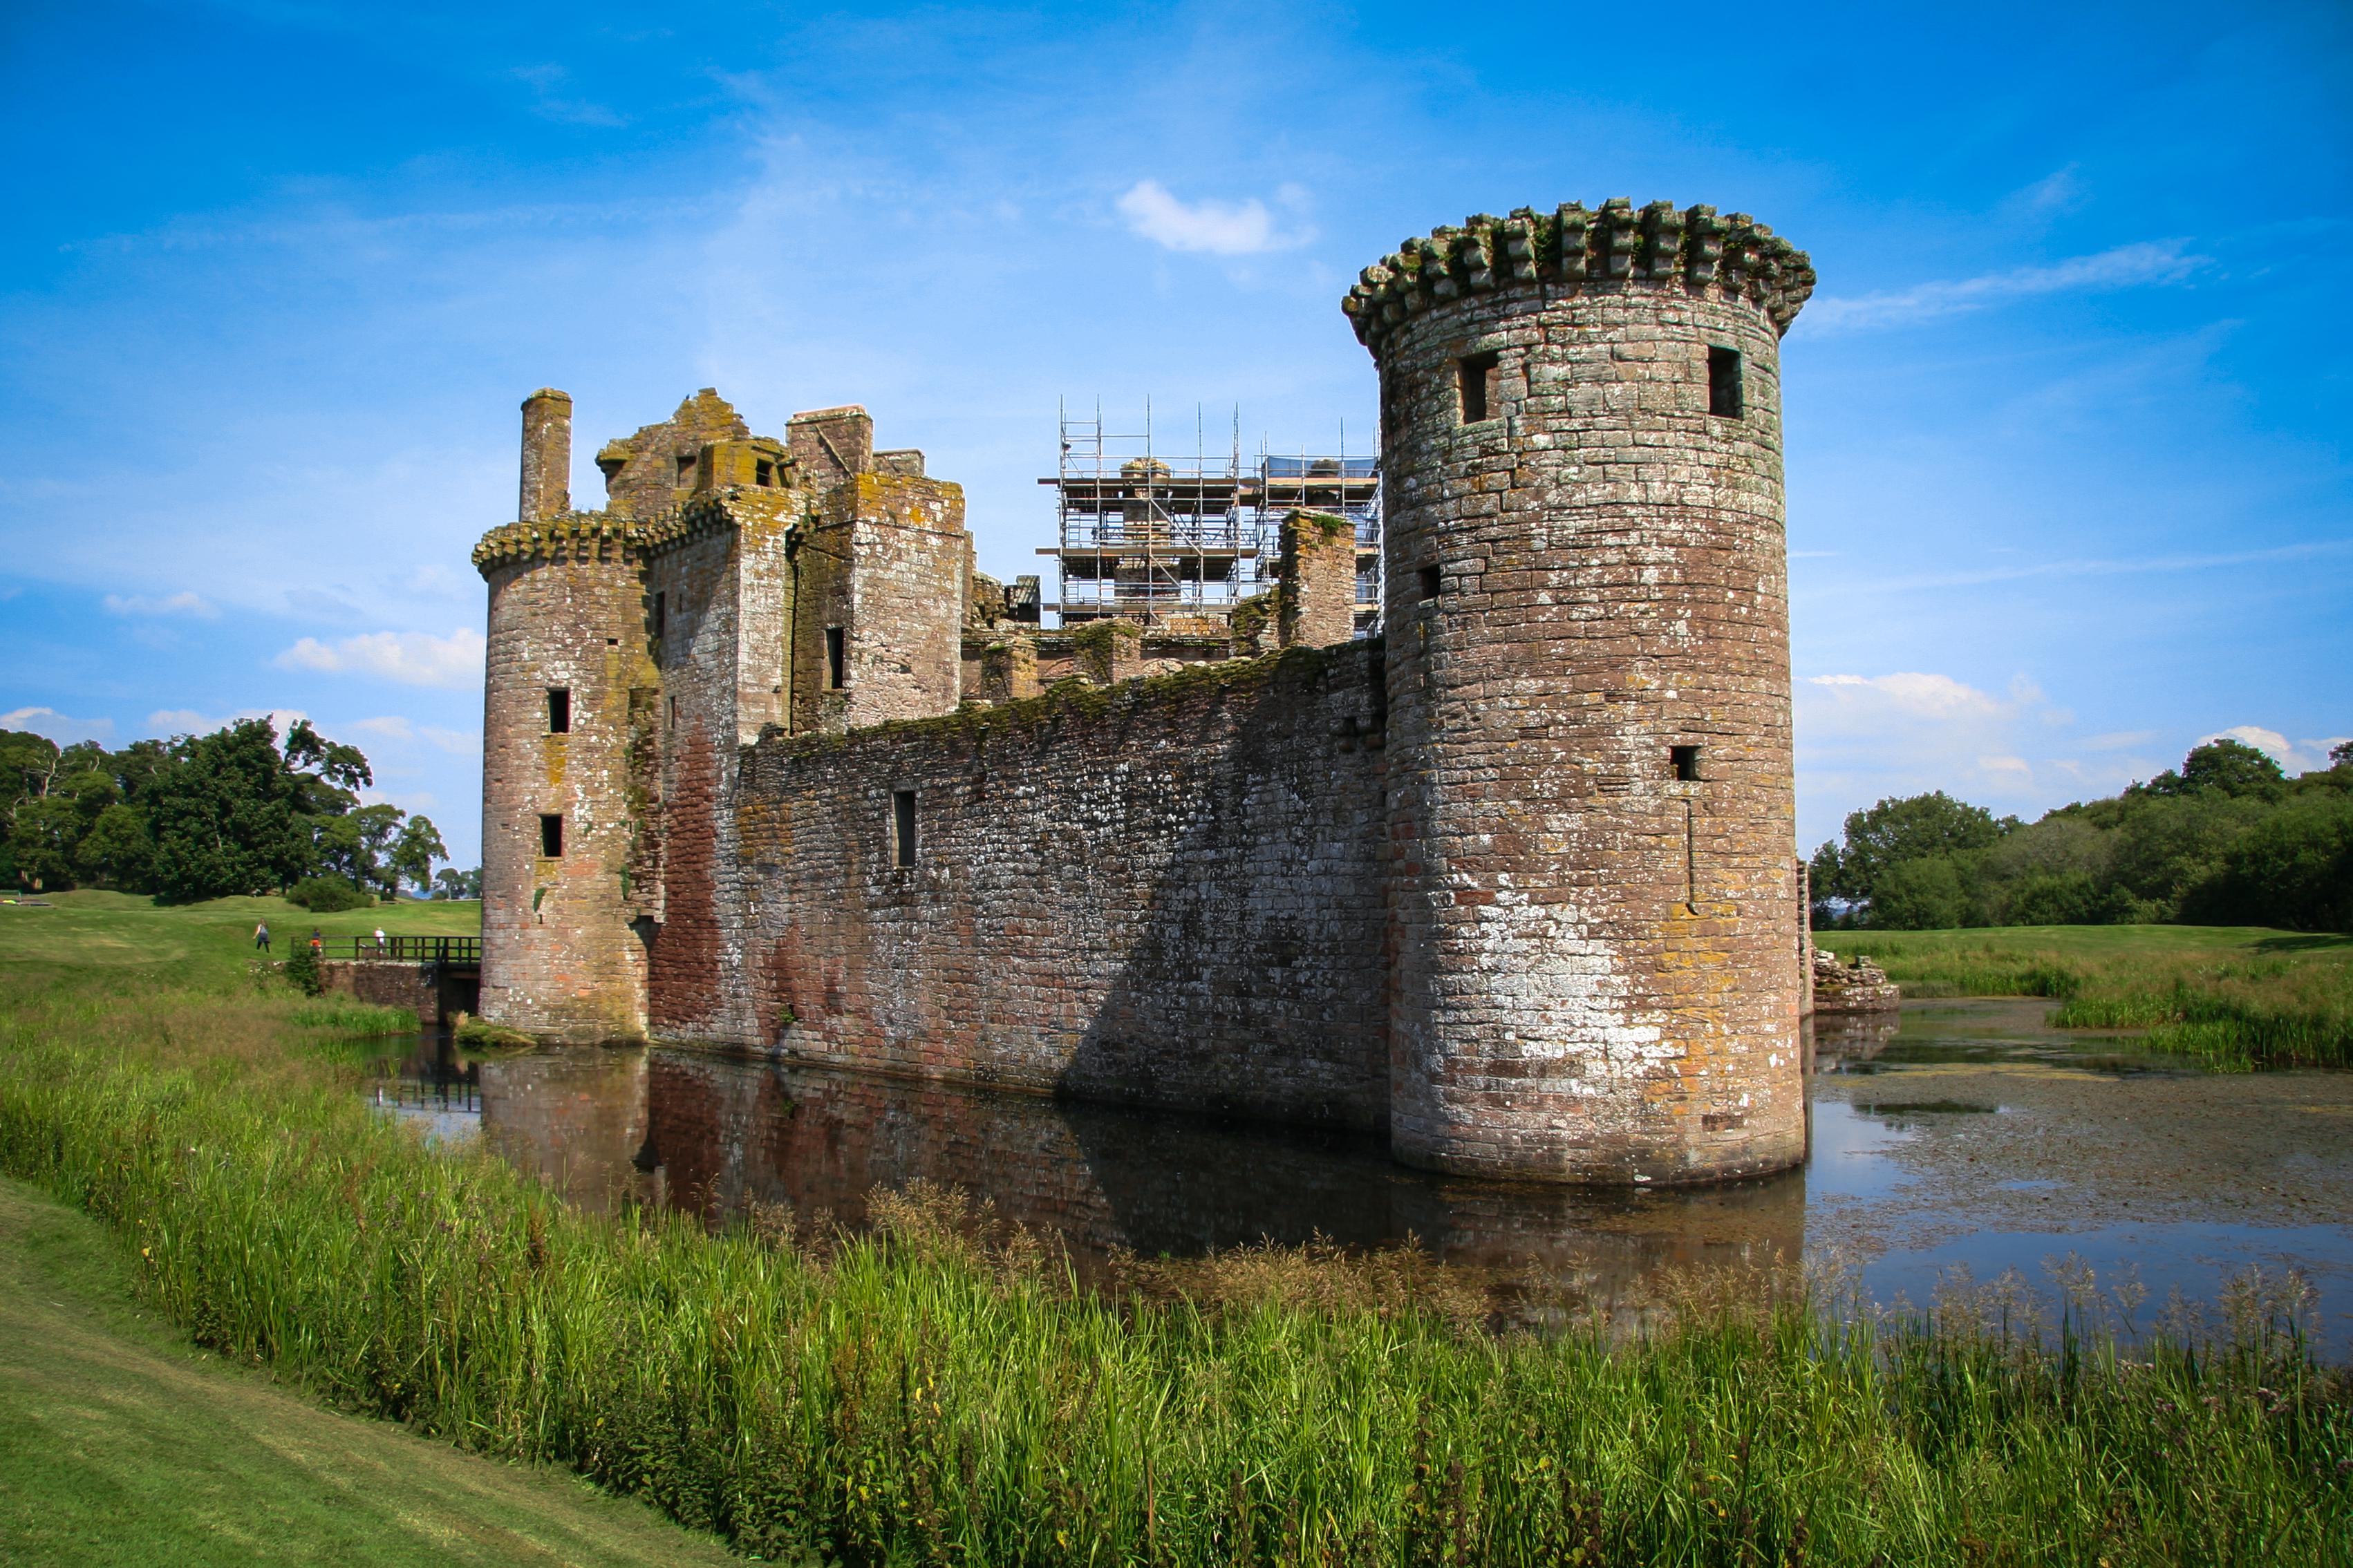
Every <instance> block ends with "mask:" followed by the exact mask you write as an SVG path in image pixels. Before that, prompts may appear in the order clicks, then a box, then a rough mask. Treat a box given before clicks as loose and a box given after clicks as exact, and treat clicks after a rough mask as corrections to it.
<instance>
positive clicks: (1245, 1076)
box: [652, 644, 1386, 1129]
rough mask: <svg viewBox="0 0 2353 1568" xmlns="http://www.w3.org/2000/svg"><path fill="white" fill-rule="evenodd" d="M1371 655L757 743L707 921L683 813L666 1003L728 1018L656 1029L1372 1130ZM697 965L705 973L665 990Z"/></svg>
mask: <svg viewBox="0 0 2353 1568" xmlns="http://www.w3.org/2000/svg"><path fill="white" fill-rule="evenodd" d="M1378 659H1379V650H1378V648H1377V647H1374V646H1369V645H1365V644H1356V645H1352V646H1348V647H1341V648H1336V649H1332V650H1328V651H1326V652H1324V653H1314V654H1311V653H1306V652H1303V651H1302V652H1296V653H1293V654H1287V655H1284V656H1281V657H1279V658H1268V659H1262V660H1257V661H1252V662H1249V663H1236V664H1229V665H1226V666H1219V667H1213V668H1205V669H1199V670H1193V671H1187V672H1185V673H1182V674H1177V675H1172V676H1167V677H1163V678H1161V679H1154V680H1145V681H1138V682H1133V683H1129V684H1127V685H1124V686H1122V687H1119V688H1116V689H1111V690H1104V691H1095V690H1079V691H1071V690H1067V689H1066V690H1064V691H1061V692H1056V693H1049V694H1048V695H1046V696H1044V697H1041V698H1039V699H1035V700H1031V701H1029V702H1024V703H1018V704H1014V705H1011V706H1008V707H1003V708H996V709H989V710H973V711H968V712H965V713H958V714H952V715H948V716H946V717H944V718H940V719H934V720H932V721H922V722H913V723H905V724H892V725H885V726H881V727H879V728H875V729H869V730H861V731H855V732H853V733H851V734H849V735H847V736H842V737H825V736H805V737H786V736H782V735H772V736H770V737H768V738H765V739H764V740H763V741H762V742H761V743H760V744H759V745H758V746H757V747H756V748H754V750H753V751H752V752H750V753H748V754H747V756H746V758H745V760H744V764H743V766H744V773H743V776H742V777H741V779H740V780H739V781H738V782H737V783H736V784H735V785H734V786H733V788H734V791H735V794H734V797H733V821H732V823H730V824H727V825H726V826H724V828H714V837H716V834H717V833H718V832H720V831H726V832H732V833H733V834H734V835H735V836H736V842H737V846H738V848H737V853H736V856H735V857H734V858H732V859H730V858H724V857H723V858H721V859H720V860H719V861H718V862H717V863H716V876H717V878H718V880H719V882H720V884H721V886H720V887H719V888H718V889H715V891H714V897H713V901H712V910H713V913H712V915H710V916H708V917H705V916H702V914H701V913H700V912H699V911H698V910H691V909H689V908H687V907H684V905H682V902H681V891H680V885H681V873H680V871H679V870H678V868H677V864H676V862H677V857H678V856H679V855H680V853H681V849H680V835H681V826H680V821H679V817H680V814H681V811H683V810H684V809H685V806H684V804H683V803H682V802H681V801H679V800H676V799H673V800H672V801H671V802H670V810H669V814H668V815H669V817H670V848H669V850H668V853H669V855H670V858H671V860H672V869H671V872H670V878H671V884H672V885H671V890H670V916H669V921H668V922H667V923H666V924H665V926H664V928H663V931H662V935H661V938H660V942H659V944H658V945H657V948H656V962H655V973H654V975H653V980H652V984H653V989H654V993H655V994H656V996H657V997H661V996H664V995H667V994H671V990H672V987H673V986H675V987H676V989H677V991H678V992H679V993H680V994H685V993H688V992H692V993H694V994H710V995H712V996H714V997H719V998H723V999H724V1000H723V1005H716V1006H713V1007H712V1008H711V1009H709V1010H707V1011H706V1012H705V1013H704V1014H702V1016H698V1017H685V1016H678V1015H676V1014H673V1013H671V1012H668V1011H664V1010H662V1009H661V1008H660V1007H659V1005H658V1007H657V1015H658V1023H657V1034H658V1035H659V1037H663V1038H667V1039H677V1040H700V1041H704V1042H708V1043H713V1044H719V1043H725V1044H744V1045H756V1046H762V1047H772V1048H775V1049H776V1050H778V1051H780V1052H782V1053H783V1054H784V1055H786V1056H787V1057H790V1058H797V1059H802V1060H807V1061H812V1062H820V1063H827V1064H832V1065H841V1066H853V1067H858V1068H865V1069H869V1070H883V1071H892V1072H901V1073H908V1074H914V1075H921V1076H928V1077H940V1078H950V1079H964V1080H968V1081H974V1082H982V1083H990V1084H998V1085H1003V1086H1008V1087H1012V1088H1017V1089H1028V1090H1032V1091H1038V1092H1066V1093H1071V1094H1076V1095H1081V1096H1084V1097H1090V1098H1095V1099H1102V1100H1114V1101H1124V1102H1130V1103H1138V1104H1148V1105H1160V1106H1172V1107H1183V1108H1189V1109H1198V1110H1232V1111H1237V1112H1241V1113H1245V1114H1250V1115H1259V1116H1267V1117H1273V1118H1279V1119H1285V1120H1293V1121H1322V1122H1333V1123H1340V1124H1345V1125H1350V1126H1356V1127H1362V1128H1367V1129H1377V1128H1378V1127H1380V1126H1381V1125H1382V1124H1383V1121H1384V1117H1385V1110H1386V1108H1385V1093H1386V1089H1385V1080H1384V1078H1383V1074H1382V1048H1383V1047H1382V1036H1381V1024H1382V1020H1383V1016H1384V1004H1383V984H1384V960H1383V952H1382V942H1383V938H1384V886H1385V885H1384V881H1383V875H1382V871H1383V868H1382V857H1381V837H1380V825H1381V821H1382V816H1383V804H1382V794H1381V784H1380V776H1381V752H1380V751H1379V742H1380V724H1381V718H1380V713H1381V701H1382V692H1381V687H1380V683H1379V680H1378V677H1377V669H1378ZM901 791H912V792H913V795H914V799H915V802H916V823H917V836H918V842H917V849H916V858H915V864H914V865H913V866H912V867H906V868H902V867H900V866H898V865H897V864H896V863H895V859H896V856H895V839H894V809H895V808H894V799H893V797H894V795H896V794H897V793H898V792H901ZM730 877H733V878H736V879H740V884H739V889H738V890H737V891H736V892H734V893H733V894H731V893H730V892H729V891H728V890H727V889H726V887H725V883H726V880H727V879H728V878H730ZM731 908H732V909H735V910H741V911H742V914H741V920H742V923H741V924H740V925H733V926H731V925H730V924H729V923H728V921H727V920H726V919H725V918H724V917H723V915H722V914H721V913H719V912H718V911H720V910H724V909H731ZM691 921H705V924H704V926H703V931H702V934H699V935H696V934H690V933H689V932H688V931H686V930H685V929H684V927H683V926H682V925H681V922H691ZM674 943H675V945H673V944H674ZM673 952H678V953H694V954H702V953H703V952H717V953H718V955H719V956H718V959H717V965H716V967H717V973H712V969H711V968H710V967H708V966H706V965H704V964H703V963H702V961H701V960H700V959H698V960H697V963H696V967H695V968H694V970H693V972H692V973H691V977H682V978H680V979H677V980H673V978H672V976H671V975H670V974H669V973H665V971H666V970H667V969H668V967H669V965H670V961H671V955H672V953H673ZM738 997H740V998H741V999H742V1001H741V1004H740V1005H737V1003H736V1001H735V999H736V998H738Z"/></svg>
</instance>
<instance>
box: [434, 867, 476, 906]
mask: <svg viewBox="0 0 2353 1568" xmlns="http://www.w3.org/2000/svg"><path fill="white" fill-rule="evenodd" d="M433 896H434V897H435V898H437V899H479V898H480V897H481V896H482V868H480V866H477V867H475V868H473V869H472V870H470V871H460V870H459V869H458V868H456V867H455V866H450V867H447V868H443V870H442V871H441V873H440V874H439V875H438V876H437V877H435V878H434V879H433Z"/></svg>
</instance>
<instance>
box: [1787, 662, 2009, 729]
mask: <svg viewBox="0 0 2353 1568" xmlns="http://www.w3.org/2000/svg"><path fill="white" fill-rule="evenodd" d="M1808 684H1810V685H1813V686H1820V687H1827V688H1829V689H1831V692H1832V693H1833V696H1834V700H1837V701H1839V702H1841V703H1842V704H1847V705H1849V706H1854V705H1868V706H1870V707H1874V708H1883V709H1886V710H1892V711H1893V712H1895V713H1898V714H1902V715H1905V716H1906V717H1909V718H1915V719H1936V720H1949V719H1954V718H1958V717H1962V716H1965V715H1968V716H1989V715H1992V714H1998V713H2000V711H2001V710H2002V704H2001V702H2000V700H1999V699H1997V698H1994V697H1992V696H1990V695H1989V694H1988V693H1986V692H1983V691H1979V690H1978V689H1977V688H1976V687H1974V686H1965V685H1963V684H1962V683H1961V682H1959V681H1957V680H1955V679H1953V678H1952V677H1951V676H1949V675H1923V674H1918V673H1915V672H1903V673H1898V674H1895V675H1816V676H1811V677H1809V678H1808ZM1865 694H1868V695H1865Z"/></svg>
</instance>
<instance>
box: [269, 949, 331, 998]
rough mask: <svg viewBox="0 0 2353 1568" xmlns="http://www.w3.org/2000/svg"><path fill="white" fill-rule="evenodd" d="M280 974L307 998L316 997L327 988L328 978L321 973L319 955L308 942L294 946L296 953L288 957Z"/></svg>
mask: <svg viewBox="0 0 2353 1568" xmlns="http://www.w3.org/2000/svg"><path fill="white" fill-rule="evenodd" d="M279 973H280V974H283V975H284V976H286V984H289V985H291V986H292V987H294V989H295V990H297V991H300V992H301V993H302V994H303V995H305V996H316V995H317V994H319V993H320V992H322V991H323V990H325V989H326V988H327V977H326V976H325V975H323V974H322V973H319V955H318V954H317V953H316V952H312V951H311V944H310V943H309V942H296V943H295V944H294V951H293V952H290V953H288V954H287V955H286V962H285V963H284V964H283V965H281V966H280V969H279Z"/></svg>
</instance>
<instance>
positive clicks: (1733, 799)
mask: <svg viewBox="0 0 2353 1568" xmlns="http://www.w3.org/2000/svg"><path fill="white" fill-rule="evenodd" d="M1812 282H1813V272H1812V268H1811V267H1810V265H1809V264H1808V262H1807V260H1806V258H1805V257H1804V255H1803V254H1802V253H1800V252H1798V251H1795V250H1793V249H1792V248H1791V247H1789V245H1788V242H1787V241H1784V240H1781V239H1778V238H1777V237H1774V236H1773V234H1772V233H1771V231H1770V230H1769V229H1767V228H1766V227H1765V226H1763V225H1761V224H1757V223H1754V222H1752V221H1750V220H1749V219H1748V218H1746V216H1741V215H1733V216H1728V217H1719V216H1717V215H1716V213H1715V209H1714V208H1712V207H1706V206H1696V207H1692V208H1689V209H1688V210H1683V211H1678V210H1676V209H1675V208H1674V207H1672V206H1670V205H1667V204H1666V203H1663V202H1657V203H1652V204H1651V205H1649V206H1646V207H1642V208H1641V209H1636V208H1634V207H1633V206H1632V205H1630V204H1629V203H1627V202H1624V201H1612V202H1609V203H1606V204H1604V205H1603V206H1602V207H1601V208H1600V210H1599V211H1588V210H1587V209H1586V208H1585V207H1583V206H1582V205H1568V206H1564V207H1561V208H1559V209H1557V210H1556V211H1553V212H1547V213H1541V214H1539V213H1535V212H1531V211H1526V210H1522V211H1520V212H1516V213H1514V214H1513V215H1512V216H1509V217H1507V218H1494V217H1490V216H1474V217H1472V218H1471V219H1469V220H1468V221H1466V222H1465V223H1464V224H1463V225H1462V226H1460V227H1441V228H1439V229H1437V230H1434V231H1432V233H1431V235H1430V237H1428V238H1427V239H1410V240H1408V241H1407V242H1406V243H1405V244H1404V246H1403V247H1400V248H1399V250H1398V252H1397V253H1396V254H1393V255H1391V256H1389V257H1388V258H1385V259H1384V260H1382V261H1381V262H1380V263H1379V264H1377V265H1376V266H1373V267H1370V268H1366V270H1365V272H1364V273H1363V275H1362V279H1361V281H1360V282H1359V283H1358V284H1357V286H1356V288H1355V289H1352V290H1351V292H1350V294H1349V296H1348V298H1347V299H1346V300H1345V303H1344V308H1345V310H1347V312H1348V314H1349V316H1350V318H1351V319H1352V321H1354V323H1355V325H1356V331H1357V335H1358V336H1359V337H1360V338H1361V339H1362V340H1363V341H1364V342H1365V343H1366V346H1367V347H1368V348H1369V349H1370V350H1371V351H1372V353H1373V357H1374V359H1375V361H1376V362H1377V365H1378V367H1379V372H1380V395H1381V410H1382V419H1383V426H1384V431H1385V438H1384V442H1383V447H1384V458H1383V464H1384V475H1383V479H1384V490H1385V494H1386V496H1387V498H1388V520H1387V528H1388V533H1387V541H1386V557H1385V565H1386V576H1387V603H1386V606H1385V609H1386V621H1387V641H1388V651H1387V668H1386V679H1387V683H1388V802H1389V834H1390V853H1391V862H1390V874H1391V877H1392V882H1391V894H1390V910H1391V915H1390V919H1391V922H1392V926H1391V942H1390V952H1392V953H1393V954H1394V955H1395V959H1394V963H1395V967H1394V969H1393V972H1392V975H1391V999H1390V1006H1389V1062H1390V1096H1391V1138H1392V1146H1393V1148H1394V1150H1395V1152H1396V1153H1397V1154H1398V1157H1399V1158H1401V1159H1404V1160H1406V1161H1408V1162H1409V1163H1416V1164H1420V1165H1426V1166H1430V1167H1434V1168H1438V1169H1441V1170H1449V1171H1456V1172H1461V1173H1469V1174H1476V1175H1482V1176H1498V1177H1514V1178H1523V1179H1538V1180H1553V1181H1564V1180H1565V1181H1594V1182H1612V1181H1635V1182H1644V1181H1655V1182H1686V1181H1701V1180H1708V1179H1714V1178H1719V1177H1725V1176H1733V1175H1739V1174H1743V1173H1750V1172H1760V1171H1767V1170H1772V1169H1775V1168H1777V1167H1780V1166H1784V1165H1788V1164H1791V1163H1795V1162H1796V1161H1797V1160H1799V1158H1800V1157H1801V1155H1802V1153H1803V1151H1804V1125H1803V1114H1804V1111H1803V1104H1802V1095H1801V1088H1802V1079H1801V1072H1802V1068H1801V1063H1800V1060H1799V1035H1798V1013H1799V994H1800V992H1799V987H1800V984H1801V981H1800V977H1799V973H1798V964H1797V958H1796V954H1797V951H1798V945H1797V922H1798V921H1799V892H1798V889H1797V888H1796V885H1795V882H1794V879H1793V874H1792V870H1791V865H1792V846H1793V839H1794V799H1793V778H1792V773H1793V758H1792V752H1791V743H1790V721H1789V664H1788V574H1787V551H1786V546H1785V542H1784V539H1783V522H1784V518H1783V506H1782V482H1781V417H1780V416H1781V405H1780V382H1779V356H1778V344H1779V339H1780V335H1781V333H1782V332H1783V331H1786V330H1787V329H1788V325H1789V323H1790V321H1792V320H1793V319H1795V317H1796V315H1797V313H1798V310H1799V307H1800V306H1801V305H1802V304H1803V303H1804V301H1805V300H1806V297H1807V295H1808V293H1809V292H1810V289H1811V288H1812Z"/></svg>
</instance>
